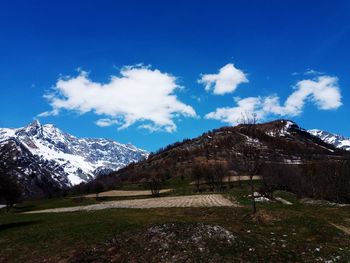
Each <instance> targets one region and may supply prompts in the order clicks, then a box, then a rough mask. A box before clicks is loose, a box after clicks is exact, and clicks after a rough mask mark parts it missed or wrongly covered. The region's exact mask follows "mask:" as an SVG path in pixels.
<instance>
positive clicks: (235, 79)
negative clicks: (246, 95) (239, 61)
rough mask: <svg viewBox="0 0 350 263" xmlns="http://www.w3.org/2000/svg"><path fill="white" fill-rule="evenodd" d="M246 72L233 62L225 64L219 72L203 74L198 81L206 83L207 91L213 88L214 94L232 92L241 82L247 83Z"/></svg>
mask: <svg viewBox="0 0 350 263" xmlns="http://www.w3.org/2000/svg"><path fill="white" fill-rule="evenodd" d="M247 82H248V79H247V76H246V74H245V73H244V72H243V71H241V70H239V69H238V68H236V67H235V66H234V65H233V64H227V65H225V66H223V67H222V68H221V69H220V70H219V73H218V74H203V75H202V76H201V78H200V79H199V80H198V83H200V84H204V85H205V90H206V91H211V90H213V93H214V94H217V95H223V94H225V93H232V92H234V91H235V90H236V89H237V86H238V85H239V84H241V83H247Z"/></svg>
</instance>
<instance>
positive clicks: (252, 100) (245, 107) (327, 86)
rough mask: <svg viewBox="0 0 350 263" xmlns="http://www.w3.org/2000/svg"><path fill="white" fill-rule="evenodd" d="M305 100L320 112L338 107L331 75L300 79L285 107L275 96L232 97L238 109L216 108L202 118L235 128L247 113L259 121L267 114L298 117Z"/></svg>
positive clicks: (334, 79) (336, 88)
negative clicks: (253, 115) (314, 105)
mask: <svg viewBox="0 0 350 263" xmlns="http://www.w3.org/2000/svg"><path fill="white" fill-rule="evenodd" d="M307 101H311V102H313V103H314V104H316V106H317V108H318V109H321V110H333V109H337V108H339V107H340V106H341V105H342V103H341V94H340V89H339V87H338V79H337V78H336V77H331V76H319V77H317V78H315V79H312V80H301V81H299V82H298V83H297V84H296V85H295V87H294V92H293V93H292V94H291V95H290V96H289V97H288V98H287V100H286V101H285V103H284V105H281V103H280V98H279V97H278V96H277V95H271V96H268V97H249V98H245V99H240V98H235V102H236V104H237V106H235V107H232V108H231V107H225V108H218V109H216V110H215V111H214V112H210V113H208V114H207V115H206V116H205V118H206V119H215V120H220V121H222V122H226V123H229V124H232V125H234V124H237V123H239V122H240V121H241V119H242V116H243V115H246V114H249V115H251V114H256V115H257V118H258V119H260V120H263V119H265V118H267V117H268V116H270V115H277V116H284V117H285V116H298V115H300V114H301V113H302V111H303V107H304V105H305V103H306V102H307Z"/></svg>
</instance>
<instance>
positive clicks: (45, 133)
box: [0, 121, 148, 195]
mask: <svg viewBox="0 0 350 263" xmlns="http://www.w3.org/2000/svg"><path fill="white" fill-rule="evenodd" d="M147 156H148V153H147V152H146V151H144V150H141V149H138V148H136V147H135V146H133V145H129V144H127V145H125V144H121V143H118V142H115V141H112V140H107V139H90V138H77V137H74V136H72V135H70V134H67V133H64V132H62V131H61V130H59V129H58V128H56V127H55V126H53V125H51V124H47V125H41V124H40V123H39V122H38V121H34V122H33V123H31V124H30V125H28V126H26V127H24V128H19V129H8V128H2V129H0V162H1V163H2V169H5V170H7V171H11V173H13V174H14V176H16V177H17V178H19V179H20V181H21V182H22V183H23V185H24V187H25V189H26V193H27V194H29V195H30V194H35V193H37V192H38V189H39V188H45V187H46V184H50V185H52V187H54V188H64V187H69V186H72V185H76V184H79V183H81V182H87V181H90V180H91V179H93V178H94V177H95V176H96V175H98V174H101V173H108V172H111V171H115V170H118V169H120V168H122V167H124V166H126V165H128V164H130V163H131V162H137V161H139V160H141V159H144V158H146V157H147ZM34 182H35V183H34ZM33 184H35V185H41V184H43V185H45V186H42V187H41V186H38V187H36V186H34V185H33ZM37 188H38V189H37ZM44 190H46V189H44Z"/></svg>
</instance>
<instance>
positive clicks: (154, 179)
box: [147, 175, 162, 197]
mask: <svg viewBox="0 0 350 263" xmlns="http://www.w3.org/2000/svg"><path fill="white" fill-rule="evenodd" d="M147 184H148V186H149V188H150V189H151V193H152V196H154V197H159V195H160V189H161V186H162V181H161V178H160V177H159V176H156V175H153V176H151V178H149V179H148V180H147Z"/></svg>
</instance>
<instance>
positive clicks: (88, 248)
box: [0, 179, 350, 262]
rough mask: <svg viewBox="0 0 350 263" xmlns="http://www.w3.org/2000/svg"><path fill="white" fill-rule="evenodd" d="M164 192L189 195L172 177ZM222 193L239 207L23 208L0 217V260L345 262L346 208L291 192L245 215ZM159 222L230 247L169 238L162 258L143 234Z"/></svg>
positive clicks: (245, 208) (349, 214) (239, 195)
mask: <svg viewBox="0 0 350 263" xmlns="http://www.w3.org/2000/svg"><path fill="white" fill-rule="evenodd" d="M167 186H171V187H169V188H173V189H175V190H174V191H173V192H172V193H166V195H168V196H169V195H181V194H190V193H191V194H193V189H192V187H193V186H190V182H189V181H182V180H180V179H176V180H172V181H170V182H168V185H167ZM125 188H128V189H132V188H133V186H125ZM135 188H137V186H135ZM119 190H120V189H119ZM224 195H225V196H226V197H227V198H231V199H234V200H237V201H238V202H239V203H240V204H241V207H213V208H156V209H106V210H99V211H91V212H72V213H59V214H57V213H45V214H22V213H21V212H23V211H34V210H40V209H48V208H56V207H67V206H75V205H85V204H94V203H98V202H100V201H99V200H95V199H81V200H79V201H76V200H75V201H72V199H71V198H64V199H51V200H42V201H36V202H34V201H33V202H25V203H23V204H21V205H19V206H18V207H17V208H16V209H15V211H14V212H13V213H9V214H7V213H4V211H2V212H0V262H67V261H68V262H108V258H106V257H111V258H113V259H114V260H115V262H130V261H131V262H145V261H148V262H161V261H162V259H164V258H163V256H167V255H168V254H171V255H172V257H171V259H173V260H171V261H170V262H184V261H183V259H184V258H181V255H180V254H181V253H187V254H186V255H190V256H188V258H187V262H207V261H209V262H210V261H211V262H242V261H243V262H259V261H260V262H316V261H320V262H326V261H328V262H349V261H350V236H349V234H348V233H347V231H348V230H349V228H350V207H337V206H327V205H322V206H320V205H317V206H316V205H306V204H303V203H301V202H300V201H299V200H298V199H297V198H296V197H295V196H293V195H292V194H289V193H285V192H276V193H275V195H276V196H280V197H282V198H284V199H286V200H288V201H290V202H292V203H293V205H284V204H281V203H279V202H266V203H265V202H264V203H258V213H257V214H256V215H255V216H252V215H251V213H250V201H249V198H248V197H247V195H248V187H247V185H243V188H238V187H236V188H233V189H230V190H228V191H227V192H225V193H224ZM164 223H175V225H171V226H172V227H173V228H175V230H174V229H173V228H172V229H173V230H172V231H174V233H181V238H183V239H185V238H186V235H184V236H182V233H183V231H185V230H184V229H185V226H191V227H190V228H195V227H197V228H198V226H197V225H196V224H198V223H200V224H205V225H208V226H220V227H223V228H224V229H225V230H227V231H229V232H230V233H232V235H233V236H234V241H233V242H232V243H230V244H229V245H227V244H226V245H225V244H223V245H220V244H221V243H220V242H221V241H220V242H219V241H218V242H211V241H210V240H209V241H208V242H209V243H208V242H207V243H205V244H207V245H208V244H209V245H208V247H204V248H200V250H198V248H197V247H195V246H192V247H191V246H186V248H183V247H181V246H180V247H179V245H178V244H181V242H185V240H177V239H176V238H179V237H178V236H176V235H175V236H172V238H171V239H170V240H177V241H176V242H175V241H174V243H176V244H174V246H173V245H171V246H170V247H168V248H164V249H165V250H166V253H168V254H164V253H165V252H164V251H165V250H164V251H163V250H162V251H160V250H158V246H156V247H152V246H151V245H150V244H151V243H152V242H150V240H153V239H154V238H153V239H152V238H150V237H149V235H147V234H145V233H148V232H147V231H149V229H150V227H152V226H153V227H154V226H159V225H162V224H164ZM156 229H158V228H156ZM215 229H216V228H215ZM186 231H189V230H186ZM152 233H153V232H152ZM186 233H187V232H186ZM203 242H204V241H203ZM210 242H211V243H210ZM155 244H156V243H155ZM201 244H202V243H201ZM206 249H207V252H205V251H206ZM210 249H211V250H210ZM209 250H210V251H209ZM162 253H163V254H162ZM97 259H98V260H97ZM109 259H110V258H109ZM94 260H95V261H94ZM104 260H105V261H104ZM329 260H332V261H329Z"/></svg>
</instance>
